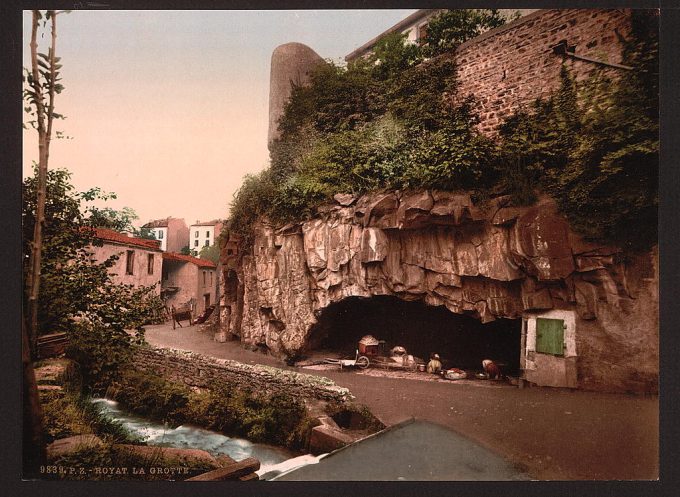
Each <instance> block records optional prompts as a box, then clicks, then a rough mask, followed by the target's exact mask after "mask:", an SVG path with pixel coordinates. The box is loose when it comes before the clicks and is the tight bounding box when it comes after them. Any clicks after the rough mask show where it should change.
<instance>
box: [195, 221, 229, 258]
mask: <svg viewBox="0 0 680 497" xmlns="http://www.w3.org/2000/svg"><path fill="white" fill-rule="evenodd" d="M222 226H223V223H222V221H220V220H218V219H214V220H212V221H205V222H203V223H201V222H199V221H196V223H194V224H192V225H191V226H189V242H190V243H189V248H190V249H191V250H195V251H196V252H200V251H201V249H202V248H203V247H209V246H211V245H214V244H215V241H216V240H217V237H218V236H220V233H221V232H222Z"/></svg>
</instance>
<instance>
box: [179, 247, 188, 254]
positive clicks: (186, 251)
mask: <svg viewBox="0 0 680 497" xmlns="http://www.w3.org/2000/svg"><path fill="white" fill-rule="evenodd" d="M179 253H180V254H182V255H191V249H190V248H189V245H185V246H184V247H182V250H180V251H179Z"/></svg>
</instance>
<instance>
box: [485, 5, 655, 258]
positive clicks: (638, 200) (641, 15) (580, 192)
mask: <svg viewBox="0 0 680 497" xmlns="http://www.w3.org/2000/svg"><path fill="white" fill-rule="evenodd" d="M657 37H658V29H657V23H656V16H655V15H654V13H648V12H644V11H640V12H636V13H635V14H634V15H633V32H632V36H630V37H629V39H627V40H624V54H623V55H624V64H627V65H630V66H632V67H633V70H631V71H625V72H622V74H620V75H618V76H619V77H617V78H616V79H613V78H611V77H610V76H609V74H611V73H604V72H602V73H600V74H596V75H595V76H594V77H592V78H590V79H588V80H586V81H584V82H583V83H581V84H579V85H577V84H576V82H575V81H574V80H573V78H572V77H571V75H570V74H569V72H568V71H567V70H566V69H565V68H563V69H562V73H561V78H562V84H561V87H560V88H559V90H558V91H557V92H556V93H555V94H554V95H553V96H552V97H551V98H549V99H546V100H543V101H538V102H536V103H535V105H534V106H533V108H531V109H524V110H521V111H519V112H517V113H516V114H515V115H514V116H512V117H511V118H510V119H508V120H507V121H506V122H505V123H504V124H503V126H502V127H501V132H500V135H501V138H502V140H501V142H500V146H499V162H498V163H499V165H500V166H499V167H500V169H499V173H500V174H499V177H500V178H501V182H502V183H503V185H504V186H505V188H506V189H507V190H508V191H509V192H510V193H511V194H512V195H513V198H514V200H515V202H516V203H518V204H526V203H531V202H532V201H533V200H534V198H535V191H536V189H541V190H543V191H546V192H547V193H549V194H550V195H551V196H552V197H553V198H555V199H556V201H557V203H558V205H559V207H560V209H561V210H562V212H564V213H565V215H566V216H567V217H568V218H569V220H570V222H571V225H572V226H573V227H574V228H575V229H576V230H578V231H579V232H581V233H582V234H583V235H585V236H586V237H587V238H589V239H593V240H600V241H609V242H614V243H617V244H619V245H621V246H624V247H629V248H633V249H634V248H641V247H645V246H649V245H650V244H652V243H654V242H655V240H656V238H657V236H656V235H657V206H658V162H659V136H658V133H659V121H658V111H659V109H658V66H657V63H658V38H657Z"/></svg>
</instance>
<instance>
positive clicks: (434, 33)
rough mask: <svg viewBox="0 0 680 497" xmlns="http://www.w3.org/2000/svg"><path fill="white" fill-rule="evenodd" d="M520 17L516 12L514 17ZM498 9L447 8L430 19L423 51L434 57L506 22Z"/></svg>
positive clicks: (423, 40) (424, 38)
mask: <svg viewBox="0 0 680 497" xmlns="http://www.w3.org/2000/svg"><path fill="white" fill-rule="evenodd" d="M517 17H519V13H515V14H514V16H513V18H515V19H516V18H517ZM505 22H506V18H505V16H503V14H501V13H500V12H499V11H498V9H455V10H447V11H446V12H442V13H441V14H438V15H437V16H435V17H433V18H432V19H430V21H429V22H428V24H427V32H426V33H425V36H424V37H423V39H422V43H423V53H424V55H426V56H428V57H433V56H436V55H439V54H442V53H444V52H451V51H453V50H455V49H456V48H457V47H458V45H460V44H462V43H464V42H466V41H467V40H469V39H471V38H474V37H475V36H478V35H479V34H481V33H483V32H484V31H487V30H489V29H493V28H496V27H498V26H502V25H503V24H505Z"/></svg>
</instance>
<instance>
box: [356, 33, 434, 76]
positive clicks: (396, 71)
mask: <svg viewBox="0 0 680 497" xmlns="http://www.w3.org/2000/svg"><path fill="white" fill-rule="evenodd" d="M406 36H407V35H406V34H405V33H403V34H402V33H390V34H388V35H385V36H383V37H382V38H380V39H379V40H378V42H377V43H376V44H375V47H374V48H373V54H372V56H371V57H369V59H368V60H369V62H371V63H372V64H373V72H374V74H375V76H377V78H378V79H383V80H388V79H392V78H395V77H397V76H399V75H400V74H401V73H402V72H404V71H405V70H406V69H408V68H409V67H413V66H415V65H416V64H418V63H419V62H420V61H421V60H422V56H421V51H420V47H419V46H418V45H415V44H413V43H408V42H407V41H406Z"/></svg>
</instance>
